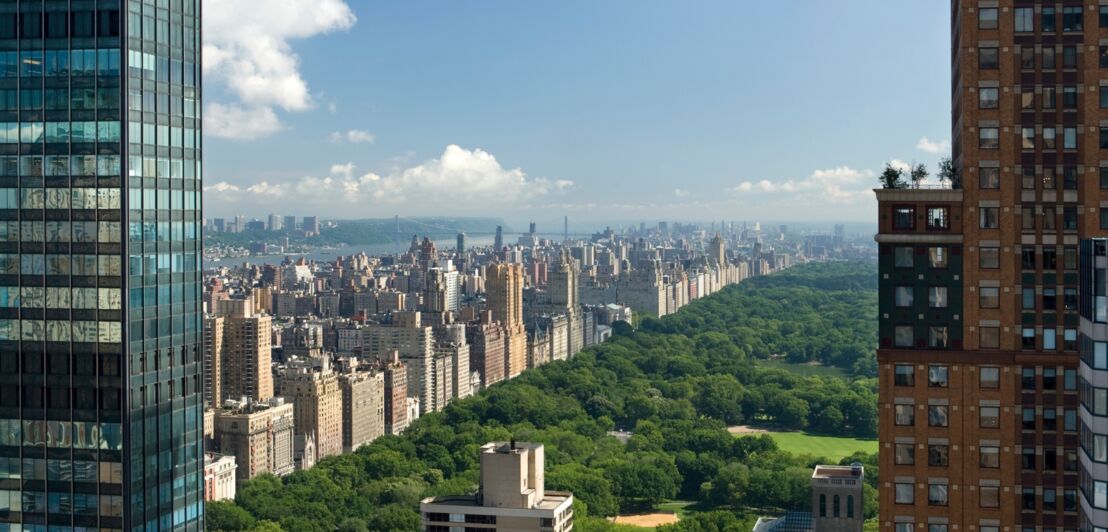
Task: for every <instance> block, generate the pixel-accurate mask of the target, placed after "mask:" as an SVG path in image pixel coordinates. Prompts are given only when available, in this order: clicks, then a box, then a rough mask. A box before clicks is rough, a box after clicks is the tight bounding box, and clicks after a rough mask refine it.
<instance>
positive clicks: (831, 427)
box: [809, 405, 844, 434]
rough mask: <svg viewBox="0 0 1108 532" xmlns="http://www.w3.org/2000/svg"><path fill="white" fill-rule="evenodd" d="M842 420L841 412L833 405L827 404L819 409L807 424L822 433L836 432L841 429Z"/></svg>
mask: <svg viewBox="0 0 1108 532" xmlns="http://www.w3.org/2000/svg"><path fill="white" fill-rule="evenodd" d="M843 421H844V418H843V413H842V412H840V411H839V409H838V408H836V407H835V405H828V406H826V407H824V408H823V410H820V411H819V414H817V415H816V416H815V417H814V418H813V419H812V420H811V422H810V423H809V425H810V426H811V427H812V428H813V429H815V430H816V431H819V432H822V433H824V434H837V433H840V432H842V430H843Z"/></svg>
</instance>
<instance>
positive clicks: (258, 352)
mask: <svg viewBox="0 0 1108 532" xmlns="http://www.w3.org/2000/svg"><path fill="white" fill-rule="evenodd" d="M223 320H224V322H223V348H222V350H221V354H222V360H221V361H220V363H219V369H220V378H219V383H220V384H219V389H220V390H221V393H222V394H223V396H222V397H223V399H240V398H243V397H246V398H249V399H252V400H254V401H266V400H268V399H269V398H270V397H273V368H272V367H271V360H272V346H271V343H272V338H273V318H272V317H271V316H266V315H257V316H227V317H226V318H223Z"/></svg>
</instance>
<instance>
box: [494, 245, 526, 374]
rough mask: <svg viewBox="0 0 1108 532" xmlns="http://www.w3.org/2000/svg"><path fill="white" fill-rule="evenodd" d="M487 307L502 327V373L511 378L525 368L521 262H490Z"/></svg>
mask: <svg viewBox="0 0 1108 532" xmlns="http://www.w3.org/2000/svg"><path fill="white" fill-rule="evenodd" d="M485 297H486V299H487V303H486V304H487V308H488V309H489V310H491V311H492V317H493V319H494V320H496V321H498V322H500V324H501V326H503V327H504V332H505V335H504V343H505V354H504V375H505V377H506V378H509V379H510V378H513V377H515V376H516V375H519V374H520V373H522V372H523V370H525V369H527V331H526V330H524V327H523V266H522V265H520V264H516V263H507V264H506V263H499V264H493V265H490V266H489V267H488V268H487V269H486V273H485Z"/></svg>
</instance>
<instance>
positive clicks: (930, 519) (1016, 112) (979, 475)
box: [877, 0, 1108, 532]
mask: <svg viewBox="0 0 1108 532" xmlns="http://www.w3.org/2000/svg"><path fill="white" fill-rule="evenodd" d="M951 15H952V28H951V31H952V34H951V46H952V54H951V57H952V60H953V65H952V83H951V90H952V110H953V116H952V120H953V134H952V139H953V142H952V145H953V151H952V155H953V161H954V165H955V167H956V169H957V171H958V179H956V180H955V182H954V184H953V188H947V189H885V190H878V191H877V196H878V201H879V209H880V215H879V218H880V219H879V223H880V229H879V235H878V237H877V240H878V242H879V245H880V299H879V300H880V348H879V350H878V362H879V373H880V392H879V393H880V399H879V401H880V405H879V408H880V415H881V419H880V431H879V432H880V454H881V456H880V463H881V492H880V497H881V511H880V521H881V523H880V526H881V530H883V531H894V530H895V531H896V532H909V531H919V530H921V529H922V530H928V531H929V532H947V531H954V530H959V531H966V530H969V531H981V532H1001V531H1009V532H1015V531H1036V532H1046V531H1054V530H1059V531H1061V530H1077V529H1078V528H1079V527H1080V528H1085V527H1084V526H1083V525H1082V519H1081V511H1080V510H1081V508H1082V507H1083V506H1084V505H1085V504H1086V501H1085V500H1083V499H1085V496H1086V495H1087V498H1088V502H1089V503H1090V504H1091V503H1092V502H1093V501H1094V494H1093V489H1092V487H1093V486H1092V483H1091V482H1089V483H1087V484H1089V488H1090V489H1088V490H1086V491H1087V493H1085V494H1082V490H1081V484H1082V481H1081V480H1080V479H1081V477H1082V476H1083V474H1082V472H1081V471H1082V470H1083V469H1086V468H1083V464H1086V465H1087V462H1086V461H1087V460H1088V458H1087V457H1086V456H1084V455H1083V451H1081V446H1080V445H1079V441H1080V440H1079V435H1078V434H1079V432H1078V431H1079V429H1080V427H1081V425H1082V420H1087V419H1089V416H1090V414H1089V412H1088V411H1087V410H1085V409H1084V408H1082V407H1081V406H1080V400H1079V392H1078V389H1079V388H1080V387H1082V384H1081V383H1080V382H1079V379H1078V376H1077V375H1078V346H1079V343H1080V342H1079V341H1078V339H1079V332H1080V331H1081V329H1080V317H1079V313H1078V295H1079V276H1078V267H1079V261H1078V247H1079V246H1078V245H1079V242H1080V240H1081V239H1084V238H1091V237H1097V236H1104V235H1106V234H1108V231H1106V230H1105V228H1106V227H1108V209H1102V205H1104V206H1106V207H1108V190H1106V188H1108V109H1106V108H1108V55H1106V54H1105V52H1106V51H1108V46H1105V45H1108V6H1100V5H1098V2H1076V1H1072V0H1065V1H1056V2H1044V1H1030V0H999V1H998V0H972V1H970V0H953V1H952V2H951ZM1102 39H1104V40H1103V41H1102ZM1102 78H1103V79H1102ZM1106 497H1108V494H1106ZM1101 504H1102V505H1103V504H1104V501H1101ZM1088 529H1089V530H1092V528H1091V527H1090V528H1088Z"/></svg>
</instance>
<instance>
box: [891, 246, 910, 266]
mask: <svg viewBox="0 0 1108 532" xmlns="http://www.w3.org/2000/svg"><path fill="white" fill-rule="evenodd" d="M913 255H915V248H911V247H907V246H900V247H896V248H894V249H893V259H894V263H895V265H896V267H897V268H911V267H912V266H913V265H914V260H913Z"/></svg>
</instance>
